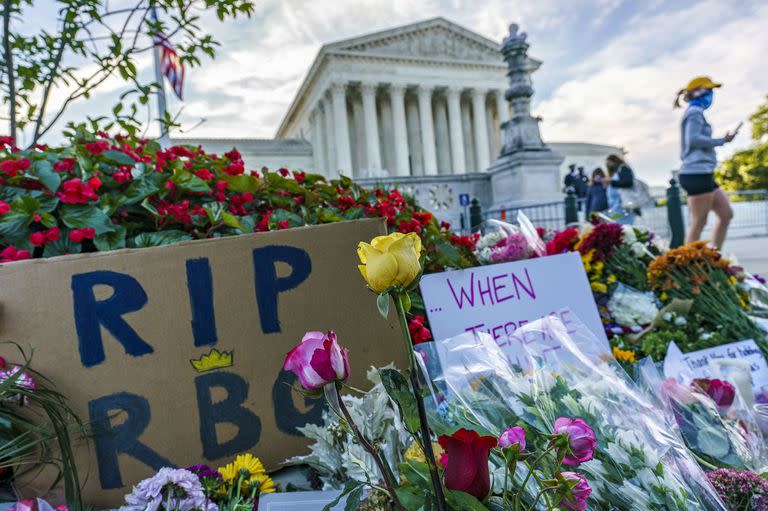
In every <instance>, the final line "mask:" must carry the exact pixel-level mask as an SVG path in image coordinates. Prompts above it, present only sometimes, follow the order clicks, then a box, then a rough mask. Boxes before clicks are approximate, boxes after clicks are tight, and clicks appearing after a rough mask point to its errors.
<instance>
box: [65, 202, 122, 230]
mask: <svg viewBox="0 0 768 511" xmlns="http://www.w3.org/2000/svg"><path fill="white" fill-rule="evenodd" d="M59 215H60V218H61V221H62V222H64V225H66V226H67V227H69V228H70V229H82V228H83V227H93V229H94V230H95V231H96V234H104V233H106V232H112V231H114V230H115V229H116V226H115V224H113V223H112V220H110V218H109V217H108V216H107V214H106V213H104V212H103V211H102V210H100V209H99V208H98V207H96V206H94V205H91V204H64V205H62V206H61V208H59Z"/></svg>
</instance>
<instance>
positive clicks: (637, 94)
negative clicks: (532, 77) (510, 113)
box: [536, 5, 768, 183]
mask: <svg viewBox="0 0 768 511" xmlns="http://www.w3.org/2000/svg"><path fill="white" fill-rule="evenodd" d="M720 12H723V10H722V8H721V10H720ZM693 18H695V16H693ZM766 19H768V5H764V6H761V7H756V8H754V9H753V12H751V13H750V14H749V15H746V16H742V17H739V18H736V19H734V18H731V19H730V20H728V22H721V23H720V24H719V26H717V27H710V28H711V29H710V30H701V31H699V32H698V33H695V34H688V35H687V36H686V38H685V39H686V42H685V44H684V45H683V46H682V47H681V48H679V49H677V50H676V51H663V50H662V47H663V45H661V44H658V43H654V44H653V45H652V46H653V47H654V48H655V49H654V51H653V52H649V53H648V54H646V55H644V57H643V58H641V57H640V56H639V55H637V51H638V50H637V48H635V47H634V46H632V45H629V44H627V39H626V37H629V36H625V37H621V38H618V39H616V40H615V41H614V42H612V43H611V44H609V45H607V46H606V47H605V48H603V49H602V50H601V51H599V52H597V53H596V54H595V55H594V56H592V57H590V58H589V59H587V60H586V61H585V62H582V63H581V64H580V66H579V67H580V72H579V73H578V76H577V77H574V78H572V79H569V80H568V81H566V82H565V83H563V84H562V85H560V86H559V87H558V88H557V89H556V90H555V92H554V93H553V94H552V96H551V97H550V98H549V99H546V100H544V101H542V102H541V103H539V104H538V105H537V107H536V111H537V113H538V114H540V115H541V116H542V117H544V123H543V124H544V133H545V136H546V137H547V139H549V140H555V139H557V140H587V141H595V142H606V143H611V144H617V145H622V146H624V147H625V148H627V149H628V150H629V156H630V159H631V161H632V163H633V164H634V166H635V168H636V170H637V171H638V173H639V174H640V175H641V176H644V177H646V178H647V179H648V180H649V181H651V182H655V183H660V182H662V181H663V180H664V179H665V178H666V177H667V176H668V175H669V171H670V170H672V169H674V168H676V167H677V165H678V163H679V146H678V144H679V134H678V130H679V127H678V123H679V117H680V114H681V112H680V111H679V110H678V111H673V110H672V109H671V106H672V102H673V100H674V94H675V92H676V91H677V90H679V89H680V88H681V87H683V86H684V85H685V84H686V83H687V81H688V80H689V79H690V78H692V77H693V76H696V75H701V74H709V75H712V76H713V78H715V79H716V80H719V81H722V82H723V83H724V84H725V85H724V87H723V88H722V89H721V90H719V91H717V93H716V98H715V103H714V105H713V107H712V109H711V111H709V112H708V114H707V116H708V117H709V119H710V122H711V123H712V124H713V126H714V129H715V132H716V133H724V132H725V131H726V130H727V129H730V128H733V127H735V126H736V124H738V122H739V121H740V120H745V119H746V118H747V117H748V115H749V113H750V112H751V111H752V110H754V109H755V107H756V106H757V104H758V103H759V102H760V101H761V100H762V99H763V97H764V95H765V94H766V93H767V92H768V87H767V86H766V82H765V80H766V78H768V73H766V72H765V71H764V68H763V65H762V64H761V61H762V59H763V54H764V50H765V48H768V32H766V31H765V20H766ZM677 21H678V22H681V21H682V19H678V20H677ZM708 24H709V23H705V25H708ZM673 27H674V25H672V26H670V25H669V24H667V23H661V24H659V25H654V24H650V23H649V24H646V25H645V28H644V31H643V34H642V37H641V39H642V41H654V40H663V39H664V38H665V37H666V34H667V33H668V32H669V30H671V29H672V28H673ZM642 41H638V42H639V43H641V42H642ZM640 47H642V44H641V45H640ZM625 62H628V63H629V64H624V63H625ZM641 62H642V63H641ZM761 77H762V78H761ZM744 133H746V130H745V132H744ZM740 138H741V139H740V140H738V142H737V143H734V144H733V145H732V146H729V147H728V148H727V150H724V151H723V152H722V153H721V157H722V156H724V155H726V154H728V153H730V152H731V151H732V150H734V149H735V148H736V147H739V146H744V145H746V144H747V143H748V141H747V140H746V139H747V137H746V136H745V135H744V134H742V136H741V137H740Z"/></svg>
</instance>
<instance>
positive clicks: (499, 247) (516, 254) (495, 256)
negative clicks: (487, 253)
mask: <svg viewBox="0 0 768 511" xmlns="http://www.w3.org/2000/svg"><path fill="white" fill-rule="evenodd" d="M529 257H531V247H530V245H529V244H528V240H527V239H526V238H525V235H524V234H522V233H519V232H516V233H512V234H510V235H509V236H507V237H506V238H503V239H501V240H499V242H498V243H496V244H495V245H494V246H493V252H492V253H491V262H494V263H501V262H505V261H520V260H521V259H528V258H529Z"/></svg>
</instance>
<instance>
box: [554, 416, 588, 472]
mask: <svg viewBox="0 0 768 511" xmlns="http://www.w3.org/2000/svg"><path fill="white" fill-rule="evenodd" d="M554 434H555V435H565V436H566V437H567V438H568V448H567V449H566V450H565V452H564V453H563V465H569V466H572V467H575V466H577V465H579V464H580V463H584V462H585V461H589V460H591V459H592V457H593V456H594V454H595V447H597V437H596V436H595V430H593V429H592V428H590V427H589V425H588V424H587V423H586V422H584V421H583V420H582V419H569V418H567V417H560V418H559V419H557V420H556V421H555V428H554Z"/></svg>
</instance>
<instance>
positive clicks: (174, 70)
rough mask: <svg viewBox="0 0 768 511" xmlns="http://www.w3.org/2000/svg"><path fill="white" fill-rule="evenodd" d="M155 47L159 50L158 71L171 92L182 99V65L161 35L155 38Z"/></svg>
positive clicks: (167, 41)
mask: <svg viewBox="0 0 768 511" xmlns="http://www.w3.org/2000/svg"><path fill="white" fill-rule="evenodd" d="M155 45H156V46H157V48H158V49H159V50H160V71H161V72H162V74H163V76H165V77H166V78H167V79H168V83H170V84H171V88H172V89H173V92H175V93H176V96H177V97H178V98H179V99H184V98H183V97H182V96H183V92H184V63H182V62H181V59H179V54H178V53H176V49H175V48H174V47H173V45H172V44H171V42H170V41H169V40H168V38H167V37H165V36H164V35H162V34H158V35H157V36H155Z"/></svg>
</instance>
